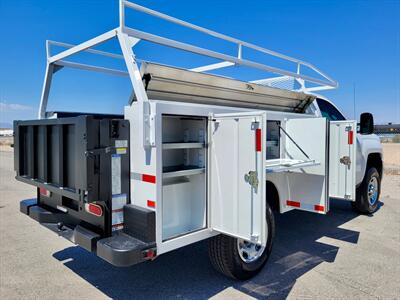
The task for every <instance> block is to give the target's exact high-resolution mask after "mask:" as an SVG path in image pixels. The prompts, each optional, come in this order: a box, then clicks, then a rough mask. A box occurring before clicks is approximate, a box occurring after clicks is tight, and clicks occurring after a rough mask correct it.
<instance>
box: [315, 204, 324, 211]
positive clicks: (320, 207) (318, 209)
mask: <svg viewBox="0 0 400 300" xmlns="http://www.w3.org/2000/svg"><path fill="white" fill-rule="evenodd" d="M314 210H315V211H325V206H323V205H314Z"/></svg>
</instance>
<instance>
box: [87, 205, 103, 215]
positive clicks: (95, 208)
mask: <svg viewBox="0 0 400 300" xmlns="http://www.w3.org/2000/svg"><path fill="white" fill-rule="evenodd" d="M85 209H86V211H87V212H88V213H90V214H92V215H95V216H97V217H101V216H102V215H103V208H102V207H101V206H100V205H98V204H94V203H89V204H86V205H85Z"/></svg>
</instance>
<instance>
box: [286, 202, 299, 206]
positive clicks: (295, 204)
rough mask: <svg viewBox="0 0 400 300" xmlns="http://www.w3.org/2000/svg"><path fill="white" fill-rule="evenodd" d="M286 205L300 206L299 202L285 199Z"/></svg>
mask: <svg viewBox="0 0 400 300" xmlns="http://www.w3.org/2000/svg"><path fill="white" fill-rule="evenodd" d="M286 205H288V206H293V207H300V202H297V201H290V200H286Z"/></svg>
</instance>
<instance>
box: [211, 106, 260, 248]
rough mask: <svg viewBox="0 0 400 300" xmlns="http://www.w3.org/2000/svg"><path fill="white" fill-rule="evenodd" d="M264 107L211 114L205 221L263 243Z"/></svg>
mask: <svg viewBox="0 0 400 300" xmlns="http://www.w3.org/2000/svg"><path fill="white" fill-rule="evenodd" d="M265 124H266V115H265V113H260V112H256V113H251V112H250V113H236V114H216V115H213V116H211V117H210V120H209V126H208V129H209V135H208V136H209V150H208V155H209V156H208V157H209V159H208V199H209V211H208V213H209V214H208V215H209V227H210V228H211V229H213V230H216V231H218V232H221V233H224V234H227V235H230V236H233V237H237V238H242V239H245V240H248V241H251V242H255V243H259V244H262V245H265V244H266V242H267V241H266V239H267V236H266V229H267V228H266V226H267V224H266V219H265V218H266V216H265V213H266V211H265V209H266V208H265V140H266V139H265Z"/></svg>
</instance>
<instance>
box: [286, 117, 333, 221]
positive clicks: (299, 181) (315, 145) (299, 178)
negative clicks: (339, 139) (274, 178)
mask: <svg viewBox="0 0 400 300" xmlns="http://www.w3.org/2000/svg"><path fill="white" fill-rule="evenodd" d="M284 127H285V132H286V133H287V134H286V135H285V136H284V141H283V142H284V154H283V155H284V158H285V159H291V160H304V159H308V160H312V161H315V162H317V163H318V164H316V165H314V166H308V167H307V168H302V167H299V168H296V169H291V170H290V172H287V173H285V177H286V182H287V186H288V191H287V195H286V196H287V197H286V199H281V200H282V201H281V202H284V204H283V205H284V210H285V209H286V210H288V209H290V208H296V209H300V210H305V211H310V212H315V213H322V214H325V213H327V212H328V210H329V197H328V185H327V180H328V148H329V147H328V144H329V140H328V139H329V136H328V128H329V127H328V121H327V120H326V119H325V118H300V119H289V120H286V122H285V124H284ZM307 156H308V157H307Z"/></svg>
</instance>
